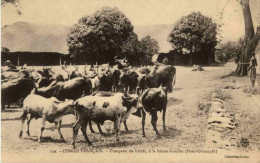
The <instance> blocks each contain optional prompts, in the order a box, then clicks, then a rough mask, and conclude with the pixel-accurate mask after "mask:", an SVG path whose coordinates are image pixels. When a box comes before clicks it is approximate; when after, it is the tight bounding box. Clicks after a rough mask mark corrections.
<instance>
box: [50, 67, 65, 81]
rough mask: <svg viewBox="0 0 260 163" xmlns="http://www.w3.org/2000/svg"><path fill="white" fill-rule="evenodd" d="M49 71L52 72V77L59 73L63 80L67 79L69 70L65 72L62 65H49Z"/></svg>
mask: <svg viewBox="0 0 260 163" xmlns="http://www.w3.org/2000/svg"><path fill="white" fill-rule="evenodd" d="M50 72H52V73H53V75H52V77H53V78H55V77H56V76H57V75H59V76H60V75H61V76H62V77H63V79H64V80H65V81H67V80H69V72H67V71H66V69H65V68H63V67H62V66H55V67H51V68H50Z"/></svg>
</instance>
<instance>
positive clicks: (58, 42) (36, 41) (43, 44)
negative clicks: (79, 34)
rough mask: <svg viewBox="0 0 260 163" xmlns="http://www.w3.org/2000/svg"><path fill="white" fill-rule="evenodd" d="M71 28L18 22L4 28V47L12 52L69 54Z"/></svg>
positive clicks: (2, 34)
mask: <svg viewBox="0 0 260 163" xmlns="http://www.w3.org/2000/svg"><path fill="white" fill-rule="evenodd" d="M69 28H70V27H69V26H59V25H46V24H44V25H43V24H32V23H27V22H16V23H14V24H12V25H8V26H5V27H3V28H2V33H1V39H2V47H7V48H9V49H10V51H12V52H15V51H30V52H59V53H63V54H67V53H68V48H67V45H66V37H67V34H68V32H69Z"/></svg>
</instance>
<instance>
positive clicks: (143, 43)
mask: <svg viewBox="0 0 260 163" xmlns="http://www.w3.org/2000/svg"><path fill="white" fill-rule="evenodd" d="M158 51H159V44H158V42H157V41H156V40H155V39H153V38H152V37H151V36H149V35H147V36H145V37H143V38H142V39H141V40H140V41H138V38H137V35H136V34H132V35H131V36H130V37H128V39H127V40H126V41H125V42H124V43H123V46H122V53H123V55H124V56H126V57H127V58H128V61H129V63H130V64H131V65H136V64H142V65H144V64H149V63H150V62H151V61H150V60H151V57H152V55H154V54H157V53H158ZM148 60H149V61H148Z"/></svg>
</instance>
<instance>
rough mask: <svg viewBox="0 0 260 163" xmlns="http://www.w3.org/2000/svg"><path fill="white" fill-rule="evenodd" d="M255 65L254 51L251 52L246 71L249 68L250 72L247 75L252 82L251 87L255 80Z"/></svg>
mask: <svg viewBox="0 0 260 163" xmlns="http://www.w3.org/2000/svg"><path fill="white" fill-rule="evenodd" d="M256 66H257V61H256V58H255V53H254V52H253V53H252V58H251V59H250V66H249V67H248V68H247V71H249V70H250V74H249V77H250V80H251V82H252V87H254V86H255V80H256V68H255V67H256Z"/></svg>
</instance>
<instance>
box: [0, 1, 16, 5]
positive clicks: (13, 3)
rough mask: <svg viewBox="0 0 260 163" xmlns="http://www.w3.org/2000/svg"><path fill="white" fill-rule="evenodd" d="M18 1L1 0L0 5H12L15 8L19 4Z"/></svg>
mask: <svg viewBox="0 0 260 163" xmlns="http://www.w3.org/2000/svg"><path fill="white" fill-rule="evenodd" d="M19 1H20V0H1V5H2V6H5V5H7V4H12V5H15V6H17V5H18V4H19Z"/></svg>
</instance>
